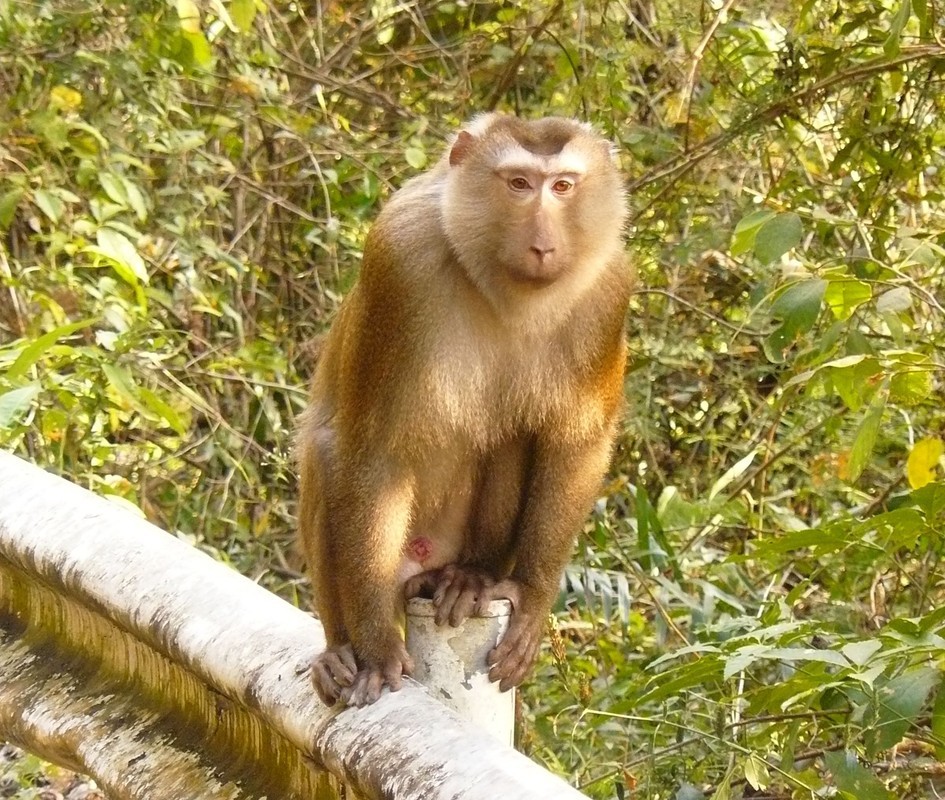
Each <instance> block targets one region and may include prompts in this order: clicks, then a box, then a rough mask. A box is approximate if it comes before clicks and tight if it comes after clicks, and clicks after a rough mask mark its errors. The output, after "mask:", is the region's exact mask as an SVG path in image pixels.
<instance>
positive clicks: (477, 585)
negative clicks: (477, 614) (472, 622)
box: [450, 580, 483, 628]
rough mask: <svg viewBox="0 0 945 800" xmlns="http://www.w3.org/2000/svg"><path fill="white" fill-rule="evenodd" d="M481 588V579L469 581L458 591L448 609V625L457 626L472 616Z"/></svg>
mask: <svg viewBox="0 0 945 800" xmlns="http://www.w3.org/2000/svg"><path fill="white" fill-rule="evenodd" d="M482 589H483V587H482V581H479V580H475V581H470V584H469V585H467V586H466V587H465V588H464V589H463V591H462V592H460V594H459V597H457V598H456V602H455V603H453V608H452V610H451V611H450V625H452V626H453V627H454V628H456V627H459V626H460V625H462V624H463V623H464V622H465V621H466V620H467V619H469V618H470V617H471V616H472V614H473V611H474V610H475V608H476V607H477V606H478V604H479V597H480V595H481V593H482Z"/></svg>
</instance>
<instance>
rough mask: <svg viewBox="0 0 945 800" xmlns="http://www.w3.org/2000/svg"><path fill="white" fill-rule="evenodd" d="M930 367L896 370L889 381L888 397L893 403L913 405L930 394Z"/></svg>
mask: <svg viewBox="0 0 945 800" xmlns="http://www.w3.org/2000/svg"><path fill="white" fill-rule="evenodd" d="M932 389H933V382H932V370H931V369H919V368H916V369H905V370H901V371H899V372H896V374H895V375H893V376H892V378H891V379H890V381H889V398H890V400H892V401H893V402H894V403H900V404H902V405H904V406H913V405H916V404H918V403H921V402H922V401H923V400H925V399H926V398H928V397H929V395H931V394H932Z"/></svg>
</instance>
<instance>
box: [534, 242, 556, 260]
mask: <svg viewBox="0 0 945 800" xmlns="http://www.w3.org/2000/svg"><path fill="white" fill-rule="evenodd" d="M529 249H530V250H531V252H532V253H534V254H535V256H536V257H537V258H538V263H539V264H541V263H542V262H543V261H544V260H545V259H546V258H547V257H548V256H550V255H551V254H552V253H553V252H554V251H555V249H554V248H553V247H539V246H537V245H532V246H531V248H529Z"/></svg>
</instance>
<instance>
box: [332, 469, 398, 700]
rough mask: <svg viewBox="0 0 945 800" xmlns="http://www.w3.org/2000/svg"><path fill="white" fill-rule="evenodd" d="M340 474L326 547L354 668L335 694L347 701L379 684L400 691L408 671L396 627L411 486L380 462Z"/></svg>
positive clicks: (375, 693)
mask: <svg viewBox="0 0 945 800" xmlns="http://www.w3.org/2000/svg"><path fill="white" fill-rule="evenodd" d="M343 472H344V473H345V474H344V476H343V477H345V478H347V480H338V481H336V482H334V486H333V487H332V489H333V491H332V492H331V494H330V497H329V498H328V506H329V515H330V518H331V521H330V524H329V526H328V528H329V531H330V533H329V536H330V540H329V542H328V546H327V551H328V556H329V560H330V562H331V567H332V570H333V574H334V578H335V587H336V597H337V599H338V604H339V606H340V611H341V618H342V620H343V622H344V627H345V630H346V631H347V633H348V637H349V639H350V645H351V650H352V651H353V655H354V660H355V663H356V666H357V671H356V672H355V673H354V676H353V679H352V680H351V682H350V685H346V686H342V688H341V689H340V691H339V693H338V694H339V698H340V699H341V700H342V702H344V703H346V704H347V705H353V706H363V705H367V704H369V703H373V702H375V701H376V700H377V699H378V697H380V695H381V691H382V690H383V688H384V686H387V687H389V688H390V689H391V691H397V690H398V689H400V687H401V683H402V679H403V675H404V674H409V673H410V672H411V671H412V670H413V662H412V661H411V659H410V657H409V656H408V655H407V649H406V647H405V646H404V640H403V636H402V635H401V631H400V626H399V620H400V617H401V615H402V613H403V606H402V602H403V600H402V593H401V582H400V577H399V571H400V562H401V559H402V557H403V556H402V552H403V544H404V541H405V539H406V537H407V531H408V527H409V523H410V509H411V505H412V503H413V489H412V485H411V482H410V481H409V479H408V478H407V477H406V476H405V475H401V474H397V473H396V472H394V471H392V470H390V469H388V468H386V467H384V466H377V465H375V466H374V467H373V468H371V467H367V468H359V469H357V470H350V471H349V470H344V471H343ZM355 475H356V476H358V477H352V476H355ZM342 656H343V654H340V653H339V657H342ZM342 660H343V659H342ZM341 678H342V680H340V681H339V683H342V682H343V681H344V679H346V678H347V676H344V675H343V676H341Z"/></svg>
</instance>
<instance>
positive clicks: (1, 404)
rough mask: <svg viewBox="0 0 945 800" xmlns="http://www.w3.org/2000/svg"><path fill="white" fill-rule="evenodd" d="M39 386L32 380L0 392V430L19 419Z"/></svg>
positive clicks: (38, 389)
mask: <svg viewBox="0 0 945 800" xmlns="http://www.w3.org/2000/svg"><path fill="white" fill-rule="evenodd" d="M41 388H42V387H41V386H40V384H39V381H34V382H33V383H28V384H27V385H26V386H21V387H20V388H19V389H11V390H10V391H8V392H4V393H3V394H0V430H7V429H8V428H10V427H12V426H13V425H14V424H15V423H17V422H18V421H19V419H20V417H22V416H23V414H25V413H26V411H27V410H28V409H29V407H30V406H31V405H32V403H33V400H34V399H35V397H36V395H38V394H39V392H40V389H41Z"/></svg>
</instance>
